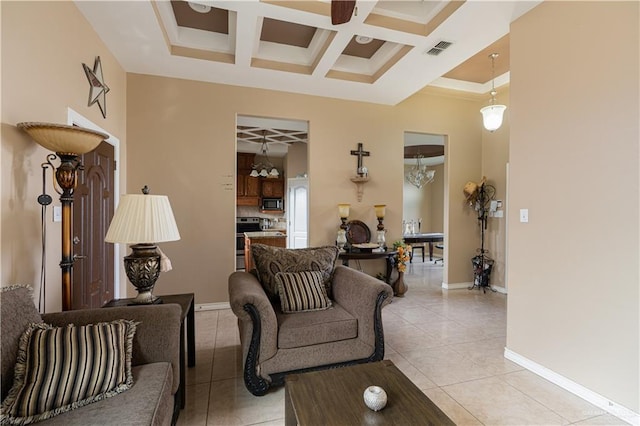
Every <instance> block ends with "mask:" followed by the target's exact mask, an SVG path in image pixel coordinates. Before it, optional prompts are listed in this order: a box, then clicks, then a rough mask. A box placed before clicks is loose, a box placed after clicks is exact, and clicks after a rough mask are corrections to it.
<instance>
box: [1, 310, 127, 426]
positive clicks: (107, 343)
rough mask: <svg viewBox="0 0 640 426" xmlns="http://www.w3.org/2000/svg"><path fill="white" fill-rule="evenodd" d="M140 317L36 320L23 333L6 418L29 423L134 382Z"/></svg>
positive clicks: (5, 405) (5, 420)
mask: <svg viewBox="0 0 640 426" xmlns="http://www.w3.org/2000/svg"><path fill="white" fill-rule="evenodd" d="M137 324H138V323H137V322H134V321H129V320H118V321H113V322H110V323H99V324H90V325H83V326H74V325H70V326H67V327H53V326H51V325H48V324H31V325H30V326H29V328H28V329H27V331H25V332H24V334H23V335H22V337H21V338H20V348H19V350H18V361H17V363H16V367H15V379H14V382H13V387H12V388H11V390H10V391H9V395H8V396H7V398H6V399H5V400H4V401H3V402H2V414H0V421H1V423H2V424H29V423H33V422H37V421H40V420H45V419H48V418H51V417H54V416H57V415H58V414H62V413H64V412H67V411H70V410H73V409H75V408H79V407H82V406H84V405H87V404H90V403H92V402H96V401H100V400H102V399H104V398H108V397H111V396H114V395H117V394H119V393H120V392H123V391H125V390H127V389H129V388H130V387H131V386H132V385H133V375H132V374H131V356H132V345H133V336H134V334H135V331H136V326H137Z"/></svg>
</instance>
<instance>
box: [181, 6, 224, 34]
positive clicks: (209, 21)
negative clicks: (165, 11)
mask: <svg viewBox="0 0 640 426" xmlns="http://www.w3.org/2000/svg"><path fill="white" fill-rule="evenodd" d="M171 7H172V8H173V14H174V15H175V17H176V23H177V24H178V26H179V27H185V28H194V29H196V30H204V31H211V32H214V33H221V34H229V11H228V10H225V9H217V8H215V7H212V8H211V10H210V11H209V12H207V13H199V12H196V11H195V10H193V9H191V8H190V7H189V3H188V2H186V1H172V2H171Z"/></svg>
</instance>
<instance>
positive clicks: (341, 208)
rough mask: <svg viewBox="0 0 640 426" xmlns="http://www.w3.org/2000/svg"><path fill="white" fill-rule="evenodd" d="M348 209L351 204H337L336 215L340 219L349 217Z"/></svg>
mask: <svg viewBox="0 0 640 426" xmlns="http://www.w3.org/2000/svg"><path fill="white" fill-rule="evenodd" d="M349 207H351V204H338V214H339V215H340V217H343V218H347V217H349Z"/></svg>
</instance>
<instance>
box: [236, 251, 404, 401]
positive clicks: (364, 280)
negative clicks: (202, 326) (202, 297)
mask: <svg viewBox="0 0 640 426" xmlns="http://www.w3.org/2000/svg"><path fill="white" fill-rule="evenodd" d="M254 254H255V253H254ZM336 257H337V252H336ZM332 267H333V265H332ZM257 275H259V274H258V273H255V272H254V273H249V272H234V273H233V274H231V276H230V277H229V301H230V304H231V309H232V310H233V312H234V313H235V315H236V316H237V317H238V327H239V330H240V340H241V344H242V351H243V352H242V353H243V362H244V365H243V366H244V382H245V386H246V387H247V389H248V390H249V391H250V392H251V393H252V394H254V395H256V396H261V395H264V394H265V393H266V392H267V391H268V389H269V388H270V387H271V386H277V385H282V384H283V383H284V377H285V376H286V375H287V374H290V373H298V372H304V371H311V370H316V369H322V368H330V367H335V366H342V365H350V364H356V363H364V362H372V361H379V360H382V359H383V358H384V333H383V328H382V318H381V309H382V307H383V305H384V304H385V303H386V302H388V301H390V300H391V298H392V296H393V291H392V290H391V287H390V286H389V285H388V284H386V283H384V282H382V281H380V280H378V279H376V278H374V277H371V276H369V275H366V274H364V273H362V272H359V271H357V270H354V269H350V268H347V267H345V266H336V267H335V269H334V270H333V273H332V275H331V280H330V294H331V298H332V307H331V308H330V309H327V310H318V311H310V312H296V313H288V314H285V313H283V312H282V309H281V306H280V303H278V302H272V300H271V299H270V298H269V296H268V295H267V293H266V292H265V289H264V288H263V286H262V285H261V283H260V281H259V280H258V278H257Z"/></svg>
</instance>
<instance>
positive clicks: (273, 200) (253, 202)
mask: <svg viewBox="0 0 640 426" xmlns="http://www.w3.org/2000/svg"><path fill="white" fill-rule="evenodd" d="M308 142H309V123H308V122H307V121H303V120H291V119H286V118H274V117H258V116H250V115H238V116H237V117H236V155H237V156H236V159H237V163H236V270H242V269H244V265H245V250H244V232H246V231H242V229H245V228H246V226H245V225H246V224H247V223H253V229H257V230H259V231H261V232H269V233H278V234H283V235H278V238H284V239H285V241H286V243H285V244H282V245H285V246H286V247H289V248H301V247H306V246H307V244H308V224H309V214H308V206H309V203H308V198H309V194H308V191H309V185H308V171H307V165H308V149H307V145H308ZM238 224H242V225H243V226H241V227H239V226H238ZM240 228H242V229H240Z"/></svg>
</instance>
